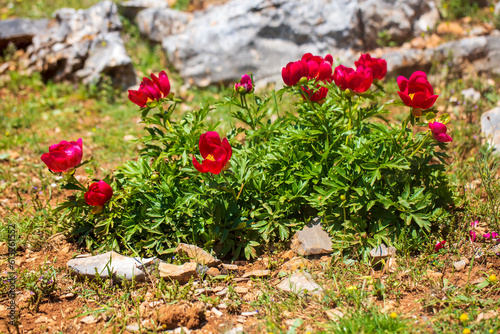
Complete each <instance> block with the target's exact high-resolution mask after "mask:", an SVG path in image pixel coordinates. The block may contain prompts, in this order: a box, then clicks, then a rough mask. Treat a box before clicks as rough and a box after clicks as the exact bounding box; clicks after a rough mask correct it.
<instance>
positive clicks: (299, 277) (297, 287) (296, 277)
mask: <svg viewBox="0 0 500 334" xmlns="http://www.w3.org/2000/svg"><path fill="white" fill-rule="evenodd" d="M277 287H278V288H279V289H281V290H283V291H287V292H294V293H305V292H307V293H310V294H312V295H313V296H318V297H320V298H321V297H322V296H323V288H322V287H321V286H319V285H318V284H317V283H316V282H315V281H314V280H313V278H312V276H311V274H309V273H306V272H295V273H293V274H292V275H291V276H290V277H287V278H285V279H284V280H283V281H282V282H281V283H280V284H278V285H277Z"/></svg>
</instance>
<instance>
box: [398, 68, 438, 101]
mask: <svg viewBox="0 0 500 334" xmlns="http://www.w3.org/2000/svg"><path fill="white" fill-rule="evenodd" d="M397 81H398V86H399V90H400V92H398V94H399V97H401V100H403V103H404V104H405V105H407V106H408V107H412V108H416V109H424V110H425V109H429V108H430V107H432V105H433V104H434V103H435V102H436V100H437V98H438V96H439V95H434V89H433V88H432V85H431V84H430V83H429V81H427V74H425V73H424V72H422V71H416V72H414V73H413V74H412V75H411V76H410V79H409V80H408V79H406V78H405V77H403V76H399V77H398V80H397Z"/></svg>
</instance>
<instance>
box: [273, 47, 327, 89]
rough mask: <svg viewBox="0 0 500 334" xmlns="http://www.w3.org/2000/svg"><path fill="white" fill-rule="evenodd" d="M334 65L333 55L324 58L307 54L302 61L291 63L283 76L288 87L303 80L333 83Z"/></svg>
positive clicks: (284, 68) (283, 72) (282, 72)
mask: <svg viewBox="0 0 500 334" xmlns="http://www.w3.org/2000/svg"><path fill="white" fill-rule="evenodd" d="M332 64H333V57H332V56H331V55H326V57H325V58H323V57H320V56H313V55H312V54H311V53H306V54H304V55H303V56H302V59H301V60H299V61H295V62H290V63H288V64H287V65H286V67H283V69H282V70H281V76H282V77H283V81H284V82H285V84H286V85H287V86H293V85H296V84H297V83H299V81H300V80H301V79H302V78H306V79H307V80H310V79H316V80H320V81H331V77H332Z"/></svg>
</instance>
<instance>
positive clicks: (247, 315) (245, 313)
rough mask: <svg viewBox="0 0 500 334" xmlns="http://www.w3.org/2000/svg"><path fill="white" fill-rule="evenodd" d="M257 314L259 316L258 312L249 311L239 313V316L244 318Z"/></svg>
mask: <svg viewBox="0 0 500 334" xmlns="http://www.w3.org/2000/svg"><path fill="white" fill-rule="evenodd" d="M257 314H259V311H257V310H255V311H250V312H241V315H242V316H244V317H249V316H252V315H257Z"/></svg>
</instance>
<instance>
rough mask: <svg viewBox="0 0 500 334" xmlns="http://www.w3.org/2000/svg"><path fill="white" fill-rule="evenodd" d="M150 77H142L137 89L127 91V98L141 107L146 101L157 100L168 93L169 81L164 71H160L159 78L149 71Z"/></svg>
mask: <svg viewBox="0 0 500 334" xmlns="http://www.w3.org/2000/svg"><path fill="white" fill-rule="evenodd" d="M151 79H152V80H151ZM151 79H149V78H146V77H144V78H143V79H142V82H141V84H140V85H139V90H129V91H128V98H129V100H130V101H132V102H133V103H135V104H137V105H138V106H139V107H141V108H143V107H145V106H146V103H148V102H152V101H158V100H159V99H161V98H164V97H166V96H167V95H168V94H169V93H170V81H169V80H168V76H167V73H165V71H161V72H160V74H159V78H157V77H156V76H155V75H154V74H152V73H151Z"/></svg>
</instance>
